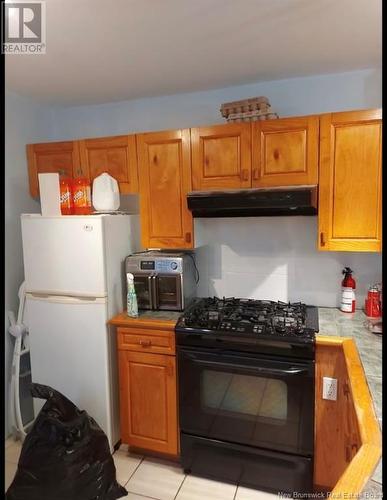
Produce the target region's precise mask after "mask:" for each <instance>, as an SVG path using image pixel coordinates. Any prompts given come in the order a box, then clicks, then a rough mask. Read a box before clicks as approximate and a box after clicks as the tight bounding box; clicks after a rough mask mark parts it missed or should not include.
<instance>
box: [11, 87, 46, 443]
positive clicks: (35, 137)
mask: <svg viewBox="0 0 387 500" xmlns="http://www.w3.org/2000/svg"><path fill="white" fill-rule="evenodd" d="M51 123H52V115H51V112H50V110H49V109H48V108H45V107H43V106H40V105H39V104H36V103H34V102H32V101H30V100H29V99H24V98H21V97H19V96H16V95H14V94H12V93H10V92H6V96H5V125H6V126H5V311H6V314H5V397H6V406H5V407H6V408H7V407H8V405H7V402H8V399H7V398H8V387H9V380H10V363H11V351H12V345H13V342H12V341H11V339H10V336H9V334H8V332H7V329H8V318H7V311H8V310H13V311H14V312H15V314H17V307H18V297H17V292H18V289H19V285H20V284H21V282H22V281H23V279H24V271H23V256H22V241H21V231H20V214H21V213H23V212H39V210H40V207H39V203H38V202H37V201H35V200H33V199H32V198H31V196H30V194H29V191H28V175H27V164H26V152H25V145H26V144H28V143H31V142H38V141H41V140H45V139H47V137H50V131H51ZM5 418H6V420H5V433H6V435H7V433H8V430H9V429H8V425H9V424H8V414H7V412H6V416H5Z"/></svg>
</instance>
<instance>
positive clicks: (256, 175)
mask: <svg viewBox="0 0 387 500" xmlns="http://www.w3.org/2000/svg"><path fill="white" fill-rule="evenodd" d="M258 179H259V170H258V169H257V168H254V170H253V180H255V181H257V180H258Z"/></svg>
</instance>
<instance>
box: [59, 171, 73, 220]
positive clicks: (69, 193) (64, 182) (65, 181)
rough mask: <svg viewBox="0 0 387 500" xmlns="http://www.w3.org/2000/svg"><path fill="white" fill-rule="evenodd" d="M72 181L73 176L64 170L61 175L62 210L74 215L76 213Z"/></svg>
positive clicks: (65, 213) (63, 213)
mask: <svg viewBox="0 0 387 500" xmlns="http://www.w3.org/2000/svg"><path fill="white" fill-rule="evenodd" d="M72 182H73V181H72V178H71V177H69V176H67V175H66V173H65V172H64V170H62V171H61V174H60V177H59V189H60V211H61V214H62V215H73V213H74V203H73V189H72Z"/></svg>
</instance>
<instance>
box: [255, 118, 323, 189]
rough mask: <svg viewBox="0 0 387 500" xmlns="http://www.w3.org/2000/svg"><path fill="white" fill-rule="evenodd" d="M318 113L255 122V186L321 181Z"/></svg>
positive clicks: (291, 184)
mask: <svg viewBox="0 0 387 500" xmlns="http://www.w3.org/2000/svg"><path fill="white" fill-rule="evenodd" d="M318 129H319V121H318V117H317V116H306V117H300V118H282V119H279V120H267V121H258V122H253V123H252V143H253V145H252V150H253V171H252V177H253V180H252V185H253V187H266V186H268V187H269V186H294V185H302V184H317V182H318V132H319V130H318Z"/></svg>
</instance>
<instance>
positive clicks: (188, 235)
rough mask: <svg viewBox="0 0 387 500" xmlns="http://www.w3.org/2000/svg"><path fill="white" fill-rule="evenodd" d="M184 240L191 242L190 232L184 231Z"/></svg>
mask: <svg viewBox="0 0 387 500" xmlns="http://www.w3.org/2000/svg"><path fill="white" fill-rule="evenodd" d="M185 241H186V243H191V233H189V232H188V233H185Z"/></svg>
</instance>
